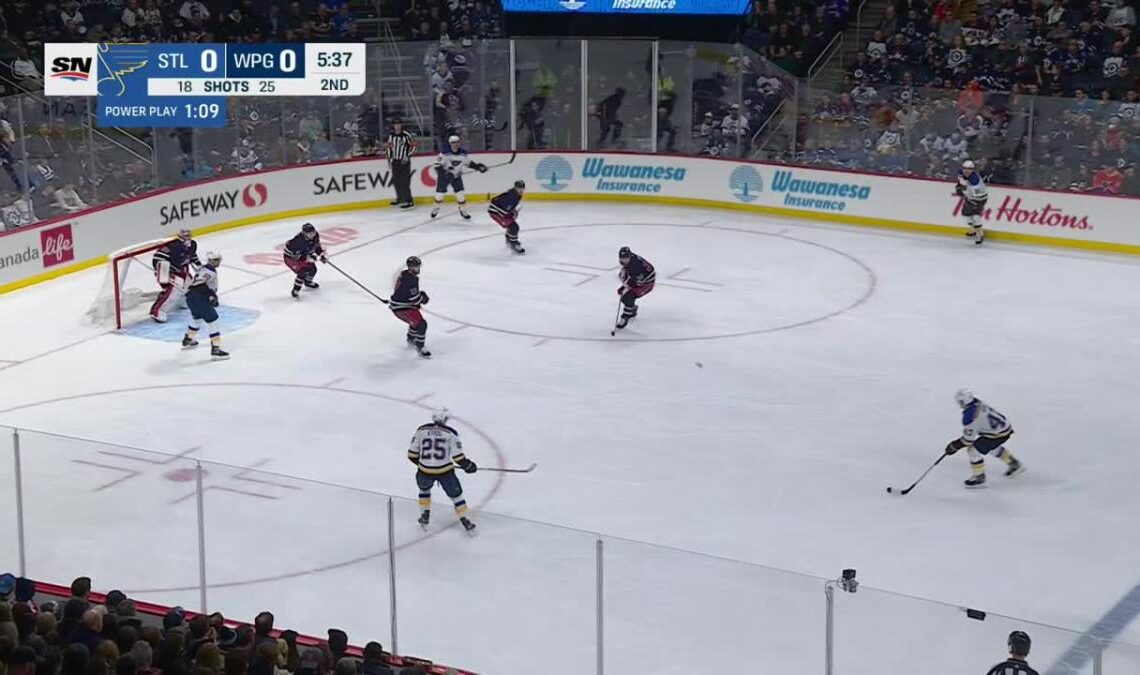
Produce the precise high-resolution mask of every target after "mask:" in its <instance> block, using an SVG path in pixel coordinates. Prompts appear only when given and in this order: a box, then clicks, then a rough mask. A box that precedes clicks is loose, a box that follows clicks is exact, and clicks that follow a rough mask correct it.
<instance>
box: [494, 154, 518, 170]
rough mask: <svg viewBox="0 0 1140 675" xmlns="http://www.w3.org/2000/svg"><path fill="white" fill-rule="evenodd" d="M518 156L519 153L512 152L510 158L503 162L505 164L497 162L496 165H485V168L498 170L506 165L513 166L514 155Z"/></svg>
mask: <svg viewBox="0 0 1140 675" xmlns="http://www.w3.org/2000/svg"><path fill="white" fill-rule="evenodd" d="M518 154H519V153H517V152H512V153H511V158H510V159H508V160H507V161H505V162H499V163H498V164H488V165H487V168H488V169H497V168H499V167H500V166H506V165H508V164H514V163H515V156H516V155H518Z"/></svg>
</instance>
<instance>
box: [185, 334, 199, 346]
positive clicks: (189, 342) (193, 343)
mask: <svg viewBox="0 0 1140 675" xmlns="http://www.w3.org/2000/svg"><path fill="white" fill-rule="evenodd" d="M197 346H198V341H197V340H195V339H194V338H192V337H190V336H189V335H183V336H182V348H183V349H190V348H191V347H197Z"/></svg>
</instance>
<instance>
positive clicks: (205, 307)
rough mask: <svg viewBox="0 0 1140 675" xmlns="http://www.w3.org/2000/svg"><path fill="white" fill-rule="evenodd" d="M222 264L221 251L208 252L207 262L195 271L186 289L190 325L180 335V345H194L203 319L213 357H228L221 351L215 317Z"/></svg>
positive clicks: (186, 346)
mask: <svg viewBox="0 0 1140 675" xmlns="http://www.w3.org/2000/svg"><path fill="white" fill-rule="evenodd" d="M221 264H222V256H221V254H218V253H214V252H212V251H211V252H210V253H207V254H206V264H205V265H202V266H201V267H199V268H198V271H197V272H195V273H194V280H193V281H191V282H190V287H189V288H188V289H187V290H186V305H187V306H188V307H189V308H190V317H191V318H190V325H189V326H188V327H187V328H186V335H184V336H182V348H183V349H189V348H190V347H197V346H198V340H196V339H195V336H197V335H198V329H199V328H200V327H201V324H202V322H203V321H205V322H206V330H207V331H209V335H210V357H211V358H214V359H228V358H230V355H229V353H228V352H226V351H223V350H222V332H221V331H220V330H218V328H217V327H215V325H214V324H215V323H216V322H217V320H218V310H217V309H215V308H216V307H217V306H218V267H220V266H221Z"/></svg>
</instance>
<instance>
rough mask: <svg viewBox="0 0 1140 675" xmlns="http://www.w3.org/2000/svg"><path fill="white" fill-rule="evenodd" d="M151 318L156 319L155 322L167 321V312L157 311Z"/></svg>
mask: <svg viewBox="0 0 1140 675" xmlns="http://www.w3.org/2000/svg"><path fill="white" fill-rule="evenodd" d="M150 318H152V319H154V321H155V323H166V312H155V313H154V314H151V315H150Z"/></svg>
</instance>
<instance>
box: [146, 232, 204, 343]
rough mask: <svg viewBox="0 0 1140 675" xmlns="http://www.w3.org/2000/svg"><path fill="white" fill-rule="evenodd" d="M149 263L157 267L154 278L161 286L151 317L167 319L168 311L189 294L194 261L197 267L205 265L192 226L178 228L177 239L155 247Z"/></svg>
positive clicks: (159, 319)
mask: <svg viewBox="0 0 1140 675" xmlns="http://www.w3.org/2000/svg"><path fill="white" fill-rule="evenodd" d="M150 264H151V267H153V268H154V278H155V280H157V281H158V286H159V288H161V289H162V290H161V292H159V294H158V297H157V298H155V300H154V304H152V305H151V306H150V317H151V318H152V319H154V320H155V321H157V322H159V323H164V322H165V321H166V315H167V312H169V311H170V310H171V309H172V308H173V307H174V306H175V305H177V304H178V302H179V301H181V300H182V299H183V296H184V295H185V294H186V286H187V283H188V282H189V280H190V271H191V270H190V267H191V265H192V266H193V267H194V268H195V269H197V268H198V267H201V265H202V261H201V260H199V259H198V242H196V241H194V239H193V236H192V235H191V233H190V230H179V231H178V237H177V238H176V239H171V240H170V241H168V242H166V243H165V244H163V245H162V246H161V247H159V248H158V249H157V250H155V252H154V256H153V257H152V258H151V262H150Z"/></svg>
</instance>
